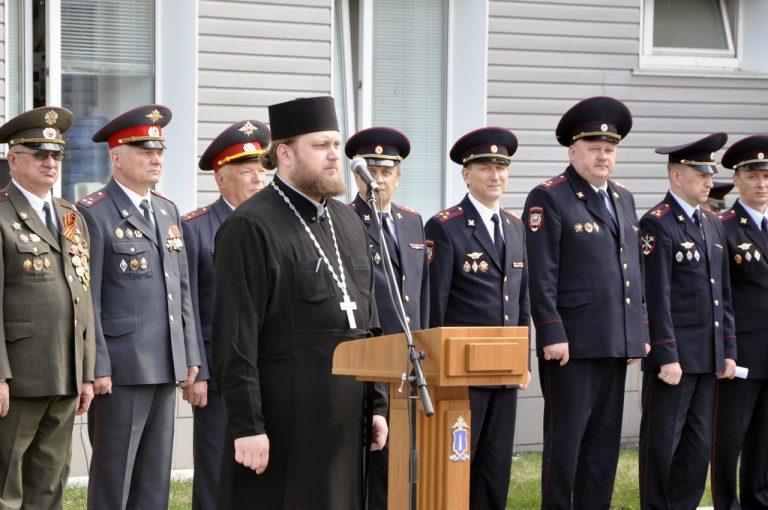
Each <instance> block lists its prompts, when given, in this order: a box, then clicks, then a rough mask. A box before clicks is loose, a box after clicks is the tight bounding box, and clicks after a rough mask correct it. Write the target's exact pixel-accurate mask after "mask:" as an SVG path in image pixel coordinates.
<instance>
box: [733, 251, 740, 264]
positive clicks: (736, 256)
mask: <svg viewBox="0 0 768 510" xmlns="http://www.w3.org/2000/svg"><path fill="white" fill-rule="evenodd" d="M733 261H734V262H736V264H741V255H739V254H738V253H737V254H736V255H734V256H733Z"/></svg>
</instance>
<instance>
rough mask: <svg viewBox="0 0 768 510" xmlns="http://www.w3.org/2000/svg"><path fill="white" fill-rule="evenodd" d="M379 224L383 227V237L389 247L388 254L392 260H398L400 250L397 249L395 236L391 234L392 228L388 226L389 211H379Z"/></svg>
mask: <svg viewBox="0 0 768 510" xmlns="http://www.w3.org/2000/svg"><path fill="white" fill-rule="evenodd" d="M379 217H380V218H381V226H382V227H383V229H384V238H385V242H386V243H387V248H388V249H389V256H390V258H391V259H392V260H393V261H397V262H398V263H399V262H400V251H399V250H398V246H397V241H395V236H393V235H392V229H390V228H389V213H381V214H380V216H379Z"/></svg>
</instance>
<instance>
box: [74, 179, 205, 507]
mask: <svg viewBox="0 0 768 510" xmlns="http://www.w3.org/2000/svg"><path fill="white" fill-rule="evenodd" d="M151 203H152V210H153V211H154V212H155V218H156V223H157V228H155V226H153V225H151V224H148V223H147V222H146V220H145V219H144V217H143V216H142V213H141V211H140V210H139V209H137V208H136V206H135V205H134V204H133V203H132V202H131V200H130V199H129V197H128V195H127V194H126V193H125V192H124V191H123V190H122V189H121V188H120V186H119V185H118V184H117V182H116V181H115V180H114V179H112V180H111V181H110V182H109V183H108V184H107V186H106V187H104V188H103V189H102V190H100V191H97V192H95V193H93V194H91V195H89V196H88V197H86V198H84V199H82V200H81V201H80V211H81V212H82V213H83V216H84V217H85V219H86V221H87V222H88V226H89V229H90V231H91V233H92V238H91V240H92V259H91V260H92V262H91V267H92V271H93V273H92V275H93V276H92V280H91V282H92V286H93V301H94V303H93V308H94V315H95V319H96V377H101V376H112V384H113V389H112V394H110V395H98V396H97V397H96V398H95V400H94V405H93V406H91V410H90V412H89V423H88V425H89V433H90V436H91V442H92V444H93V460H92V462H91V480H90V483H89V497H88V504H89V507H90V508H125V507H126V506H131V505H133V504H136V505H139V506H140V507H141V508H163V507H164V506H165V505H167V499H168V488H169V483H170V470H171V452H172V448H173V410H174V403H175V398H174V394H175V393H174V387H175V383H176V382H177V381H183V380H185V379H186V378H187V366H189V365H199V364H200V354H199V353H200V348H199V346H198V339H197V335H196V333H195V326H194V324H195V318H194V314H193V313H192V300H191V298H190V288H189V275H188V270H187V258H186V252H185V249H184V243H183V241H182V235H181V222H180V220H179V213H178V211H177V209H176V206H175V205H174V204H173V202H171V201H170V200H168V199H167V198H165V197H163V196H161V195H159V194H158V193H155V192H152V198H151ZM129 496H130V497H129Z"/></svg>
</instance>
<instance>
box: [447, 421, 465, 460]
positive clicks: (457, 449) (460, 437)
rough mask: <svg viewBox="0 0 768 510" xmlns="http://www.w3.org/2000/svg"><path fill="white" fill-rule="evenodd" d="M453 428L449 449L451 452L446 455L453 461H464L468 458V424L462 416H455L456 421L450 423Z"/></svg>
mask: <svg viewBox="0 0 768 510" xmlns="http://www.w3.org/2000/svg"><path fill="white" fill-rule="evenodd" d="M451 429H452V430H453V434H452V440H451V451H452V452H453V453H452V454H451V455H449V456H448V458H449V459H450V460H452V461H453V462H466V461H467V460H469V453H468V452H467V449H468V448H469V442H468V439H469V425H467V422H466V421H464V417H463V416H459V417H458V418H456V421H455V422H454V423H453V425H451Z"/></svg>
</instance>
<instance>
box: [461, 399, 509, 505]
mask: <svg viewBox="0 0 768 510" xmlns="http://www.w3.org/2000/svg"><path fill="white" fill-rule="evenodd" d="M469 406H470V409H471V411H472V429H471V432H470V436H471V438H470V440H471V450H470V454H471V466H470V475H469V508H470V509H471V510H504V509H505V508H506V507H507V494H508V492H509V476H510V474H511V471H512V446H513V445H514V442H515V417H516V414H517V388H499V387H492V388H490V387H474V386H473V387H471V388H469Z"/></svg>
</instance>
